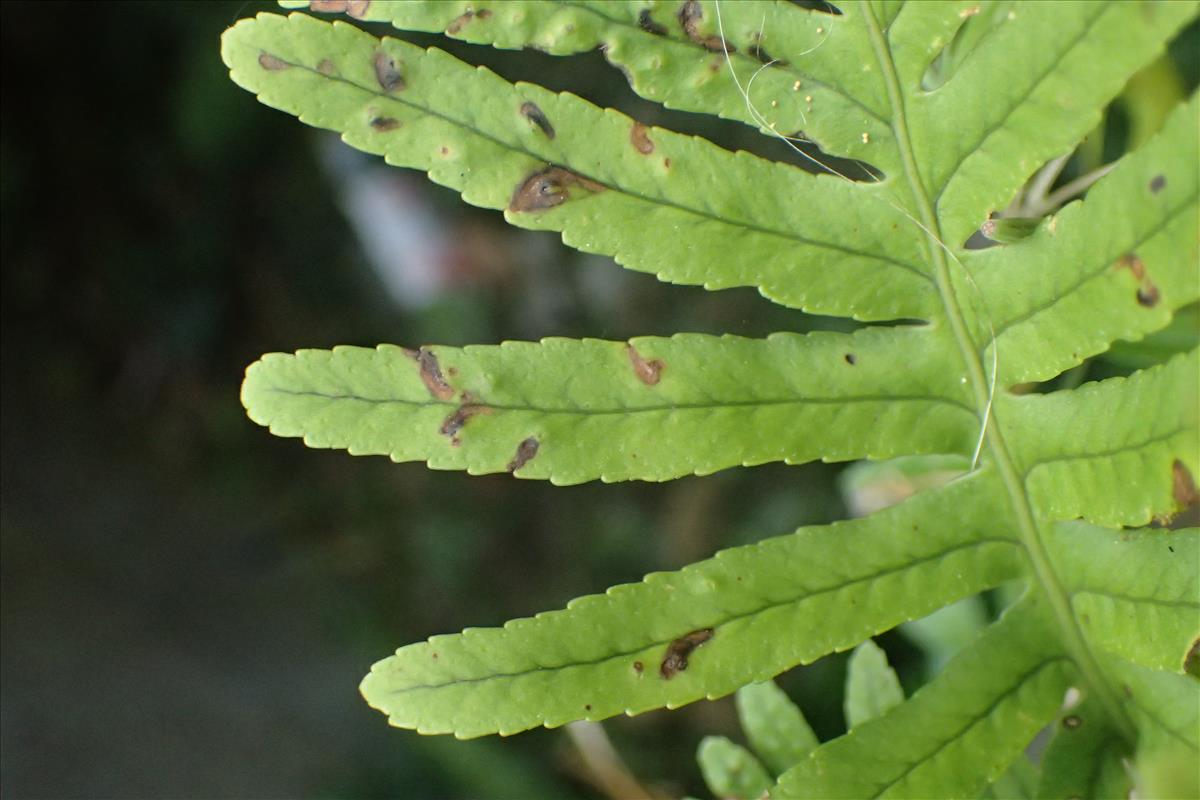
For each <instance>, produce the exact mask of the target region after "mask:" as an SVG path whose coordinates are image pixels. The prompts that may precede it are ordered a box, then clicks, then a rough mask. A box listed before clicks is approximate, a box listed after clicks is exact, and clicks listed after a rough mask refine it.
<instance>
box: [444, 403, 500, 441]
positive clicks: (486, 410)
mask: <svg viewBox="0 0 1200 800" xmlns="http://www.w3.org/2000/svg"><path fill="white" fill-rule="evenodd" d="M491 413H492V408H491V407H490V406H486V405H484V404H482V403H474V402H464V403H463V404H462V405H461V406H459V407H458V408H457V409H455V411H454V413H453V414H451V415H450V416H448V417H446V419H445V421H444V422H442V427H440V428H438V433H440V434H442V435H443V436H449V437H450V444H452V445H454V446H455V447H458V446H459V445H460V444H462V440H461V439H459V438H458V432H459V431H461V430H462V428H463V426H464V425H466V424H467V420H469V419H471V417H474V416H478V415H479V414H491Z"/></svg>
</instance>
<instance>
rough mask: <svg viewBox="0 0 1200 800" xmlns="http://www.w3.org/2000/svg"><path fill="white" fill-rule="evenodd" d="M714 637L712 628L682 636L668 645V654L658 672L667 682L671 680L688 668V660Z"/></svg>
mask: <svg viewBox="0 0 1200 800" xmlns="http://www.w3.org/2000/svg"><path fill="white" fill-rule="evenodd" d="M712 637H713V629H712V628H701V629H700V630H698V631H692V632H691V633H688V634H685V635H683V636H680V637H679V638H678V639H676V640H675V641H673V642H671V643H670V644H669V645H667V654H666V655H665V656H664V657H663V660H662V664H661V665H659V668H658V672H659V674H660V675H662V676H663V678H664V679H665V680H671V678H673V677H675V675H676V673H679V672H683V671H684V670H685V669H687V668H688V659H689V658H690V657H691V655H692V652H693V651H694V650H695V649H696V648H697V647H699V646H700V645H702V644H704V643H705V642H707V641H708V640H709V639H711V638H712Z"/></svg>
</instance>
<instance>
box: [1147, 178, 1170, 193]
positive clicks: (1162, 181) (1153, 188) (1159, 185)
mask: <svg viewBox="0 0 1200 800" xmlns="http://www.w3.org/2000/svg"><path fill="white" fill-rule="evenodd" d="M1166 187H1167V176H1166V175H1155V176H1154V177H1153V178H1151V179H1150V193H1151V194H1158V193H1159V192H1161V191H1162V190H1163V189H1165V188H1166Z"/></svg>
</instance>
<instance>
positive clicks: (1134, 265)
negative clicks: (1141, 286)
mask: <svg viewBox="0 0 1200 800" xmlns="http://www.w3.org/2000/svg"><path fill="white" fill-rule="evenodd" d="M1117 267H1118V268H1121V267H1125V268H1127V269H1128V270H1129V271H1130V272H1132V273H1133V277H1135V278H1137V279H1138V280H1139V281H1140V280H1141V279H1142V278H1144V277H1146V265H1145V264H1144V263H1142V260H1141V259H1140V258H1138V256H1137V253H1126V254H1125V255H1123V256H1121V257H1120V258H1118V259H1117Z"/></svg>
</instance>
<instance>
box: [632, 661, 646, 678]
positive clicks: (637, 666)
mask: <svg viewBox="0 0 1200 800" xmlns="http://www.w3.org/2000/svg"><path fill="white" fill-rule="evenodd" d="M644 669H645V667H644V666H642V662H640V661H635V662H633V671H634V672H636V673H637V674H638V675H641V674H642V670H644Z"/></svg>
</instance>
